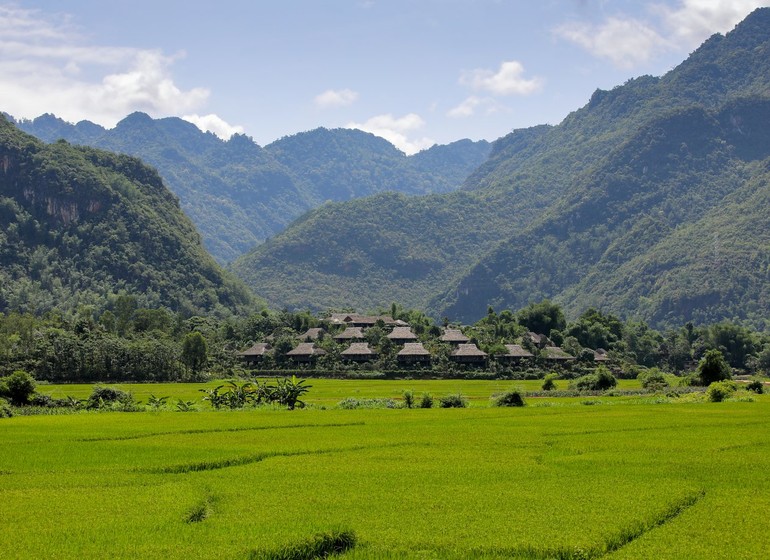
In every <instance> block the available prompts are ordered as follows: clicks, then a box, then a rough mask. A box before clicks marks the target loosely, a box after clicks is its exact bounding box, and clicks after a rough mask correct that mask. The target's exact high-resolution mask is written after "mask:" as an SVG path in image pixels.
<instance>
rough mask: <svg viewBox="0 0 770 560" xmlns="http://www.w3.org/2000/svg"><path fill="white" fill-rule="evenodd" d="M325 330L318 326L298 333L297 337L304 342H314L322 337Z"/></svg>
mask: <svg viewBox="0 0 770 560" xmlns="http://www.w3.org/2000/svg"><path fill="white" fill-rule="evenodd" d="M325 332H326V331H325V330H323V329H322V328H320V327H316V328H312V329H308V330H307V331H305V332H304V333H302V334H298V335H297V338H298V339H300V340H302V341H304V342H313V341H315V340H318V339H319V338H321V336H322V334H323V333H325Z"/></svg>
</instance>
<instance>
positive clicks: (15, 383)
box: [0, 370, 36, 406]
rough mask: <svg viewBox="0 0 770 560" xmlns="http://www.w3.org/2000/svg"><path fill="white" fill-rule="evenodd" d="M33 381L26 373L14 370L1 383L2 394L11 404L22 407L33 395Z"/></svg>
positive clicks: (34, 384)
mask: <svg viewBox="0 0 770 560" xmlns="http://www.w3.org/2000/svg"><path fill="white" fill-rule="evenodd" d="M35 386H36V383H35V379H34V378H33V377H32V376H31V375H30V374H28V373H27V372H26V371H22V370H16V371H14V372H13V373H12V374H11V375H9V376H8V377H6V378H5V379H4V380H3V383H2V392H3V393H4V395H0V396H7V397H8V398H9V399H10V400H11V404H13V405H16V406H23V405H25V404H27V403H28V402H29V399H30V397H31V396H32V395H33V394H35Z"/></svg>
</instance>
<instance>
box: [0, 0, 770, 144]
mask: <svg viewBox="0 0 770 560" xmlns="http://www.w3.org/2000/svg"><path fill="white" fill-rule="evenodd" d="M767 5H770V0H765V1H762V0H650V1H626V0H582V1H581V0H539V1H530V0H520V1H506V0H474V1H471V0H411V1H402V0H387V1H386V0H329V1H320V0H319V1H309V0H304V1H301V0H283V1H231V0H219V1H218V2H195V1H194V0H186V1H184V2H182V1H178V0H154V1H147V0H109V1H108V2H105V1H104V0H99V1H97V0H78V1H66V0H65V1H62V0H18V1H16V2H12V3H8V2H5V1H3V0H0V110H1V111H5V112H7V113H10V114H11V115H13V116H15V117H24V118H33V117H36V116H38V115H40V114H42V113H46V112H49V113H54V114H56V115H57V116H60V117H62V118H64V119H65V120H68V121H71V122H77V121H79V120H82V119H88V120H91V121H94V122H98V123H100V124H102V125H104V126H107V127H112V126H114V125H115V123H116V122H117V121H119V120H120V119H121V118H123V117H124V116H126V115H127V114H129V113H131V112H133V111H144V112H147V113H149V114H150V115H152V116H153V117H164V116H179V117H183V118H186V119H187V120H190V121H191V122H195V123H196V124H197V125H198V126H200V127H201V128H203V129H208V130H211V131H213V132H215V133H216V134H218V135H219V136H222V137H229V135H230V134H232V133H233V132H243V133H245V134H247V135H249V136H251V137H253V138H254V140H255V141H256V142H257V143H259V144H260V145H265V144H268V143H270V142H272V141H273V140H276V139H277V138H280V137H282V136H286V135H290V134H294V133H297V132H301V131H305V130H310V129H313V128H316V127H319V126H325V127H328V128H335V127H355V128H361V129H363V130H367V131H370V132H373V133H375V134H378V135H380V136H383V137H385V138H387V139H388V140H390V141H391V142H393V143H394V144H395V145H396V146H397V147H399V148H400V149H402V150H404V151H405V152H407V153H413V152H415V151H418V150H420V149H423V148H427V147H429V146H431V145H432V144H434V143H439V144H445V143H448V142H451V141H454V140H458V139H460V138H472V139H474V140H476V139H482V138H485V139H487V140H494V139H495V138H498V137H500V136H502V135H504V134H506V133H508V132H510V131H511V130H513V129H515V128H521V127H527V126H532V125H536V124H542V123H550V124H557V123H559V122H560V121H561V120H562V119H563V118H564V117H565V116H567V114H568V113H569V112H571V111H574V110H575V109H577V108H579V107H581V106H582V105H584V104H585V103H586V102H587V100H588V98H589V97H590V95H591V93H592V92H593V91H594V90H595V89H596V88H597V87H600V88H603V89H609V88H612V87H614V86H616V85H620V84H622V83H623V82H625V81H626V80H628V79H629V78H632V77H635V76H638V75H641V74H653V75H661V74H663V73H664V72H666V71H667V70H669V69H671V68H672V67H674V66H675V65H676V64H678V63H679V62H680V61H682V60H683V59H684V58H686V57H687V55H688V53H690V52H692V50H694V49H695V48H696V47H697V46H698V45H699V44H700V43H701V42H702V41H703V40H705V39H706V38H707V37H708V36H710V35H711V34H713V33H716V32H720V33H724V32H727V31H729V30H730V29H732V28H733V27H734V26H735V24H736V23H738V22H739V21H740V20H741V19H743V18H744V17H745V16H746V15H747V14H748V13H749V12H751V11H752V10H753V9H754V8H756V7H758V6H767Z"/></svg>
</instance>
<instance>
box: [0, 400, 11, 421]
mask: <svg viewBox="0 0 770 560" xmlns="http://www.w3.org/2000/svg"><path fill="white" fill-rule="evenodd" d="M11 416H13V410H11V407H10V406H8V401H6V400H5V399H0V418H10V417H11Z"/></svg>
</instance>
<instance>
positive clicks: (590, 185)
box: [234, 8, 770, 326]
mask: <svg viewBox="0 0 770 560" xmlns="http://www.w3.org/2000/svg"><path fill="white" fill-rule="evenodd" d="M769 54H770V9H766V8H762V9H758V10H756V11H755V12H753V13H752V14H750V15H749V17H747V18H746V20H744V21H743V22H742V23H740V24H739V25H738V26H736V28H735V29H734V30H733V31H732V32H730V33H728V34H726V35H724V36H722V35H714V36H713V37H711V38H710V39H709V40H707V41H706V42H705V43H704V44H703V45H702V46H701V47H700V48H698V49H697V50H696V51H695V52H694V53H692V55H691V56H690V57H689V58H688V59H687V60H685V61H684V62H683V63H682V64H680V65H679V66H678V67H676V68H675V69H673V70H672V71H670V72H668V73H667V74H666V75H664V76H662V77H652V76H642V77H639V78H636V79H632V80H629V81H628V82H627V83H625V84H623V85H622V86H618V87H616V88H614V89H613V90H611V91H602V90H597V91H596V92H595V93H594V94H593V95H592V97H591V99H590V100H589V101H588V103H587V104H586V105H585V106H584V107H582V108H581V109H579V110H577V111H575V112H573V113H571V114H570V115H568V116H567V117H566V118H565V119H564V121H563V122H561V123H560V124H559V125H557V126H538V127H533V128H530V129H526V130H517V131H514V132H513V133H511V134H509V135H507V136H506V137H503V138H501V139H499V140H498V141H496V142H495V143H494V144H493V147H492V152H491V153H490V156H489V158H488V159H487V161H486V162H485V163H483V164H482V165H481V166H479V167H478V168H477V169H476V171H474V172H473V173H472V174H471V175H470V176H469V177H468V179H467V180H466V181H465V183H464V185H463V188H462V190H461V191H460V192H456V193H452V194H449V195H438V196H432V197H424V198H417V199H412V200H409V201H408V203H407V205H404V204H403V203H402V202H401V201H395V202H394V201H388V200H384V199H379V200H374V199H373V200H372V201H371V202H369V201H367V200H363V201H357V203H356V204H355V205H351V204H340V205H337V206H332V207H329V208H326V209H324V210H323V212H322V213H314V214H311V215H310V216H309V217H308V218H307V219H305V220H303V221H300V222H298V223H296V224H294V225H292V227H290V228H289V229H288V230H287V231H286V232H284V233H283V234H281V235H279V236H276V237H275V238H274V239H272V240H271V242H270V243H269V244H266V245H264V246H261V247H258V248H257V249H256V250H255V251H253V252H251V253H250V254H248V255H246V256H245V257H243V258H242V259H240V260H239V261H238V262H236V263H235V265H234V270H235V271H236V272H237V273H238V274H239V275H240V276H242V277H243V278H244V279H246V280H247V282H252V283H253V282H254V281H255V279H259V281H260V282H261V281H263V280H264V279H267V278H270V279H272V280H271V283H272V285H271V286H269V287H268V289H267V291H266V297H267V298H268V299H269V301H270V302H271V303H273V304H275V305H293V304H295V303H298V302H301V304H302V305H304V306H309V307H314V308H323V307H325V306H327V305H329V304H330V303H332V302H333V304H334V305H338V302H339V300H341V299H343V298H345V297H347V298H348V301H349V302H350V304H351V305H355V306H357V307H363V308H371V307H377V306H386V305H388V304H389V303H390V301H392V300H394V299H395V300H397V301H398V300H399V298H403V299H401V300H400V301H404V302H406V303H410V304H413V305H418V306H420V307H423V308H426V309H428V310H429V311H430V312H431V313H432V314H433V315H434V316H436V317H442V316H448V317H450V318H453V319H460V320H464V321H469V322H470V321H473V320H475V319H477V318H479V317H480V316H482V315H483V314H484V313H485V312H486V310H487V306H488V305H493V306H494V307H496V308H503V307H505V308H511V309H518V308H520V307H523V306H525V305H526V304H527V303H529V302H532V301H539V300H540V299H542V298H544V297H548V298H551V299H554V300H556V301H557V302H559V303H561V304H562V305H564V306H565V308H566V309H567V311H568V312H569V313H570V314H571V316H573V317H575V316H576V315H577V314H578V313H579V312H580V311H582V310H584V309H585V308H587V307H589V306H595V307H598V308H600V309H602V310H606V311H611V312H613V313H616V314H618V315H621V316H623V317H628V318H639V319H644V320H647V321H650V322H651V323H653V324H654V325H656V326H665V325H673V324H681V323H683V322H685V321H688V320H695V321H706V320H708V321H713V320H719V319H735V320H743V321H750V322H753V323H756V324H759V323H760V322H761V321H762V319H761V317H760V316H761V310H762V309H763V305H764V304H765V303H766V301H767V295H766V293H765V292H766V288H765V285H766V282H767V279H766V278H765V276H764V275H765V274H766V267H765V266H764V264H763V263H765V258H766V251H767V245H766V242H765V237H766V236H767V231H768V230H767V228H766V227H764V228H763V226H764V224H765V223H766V221H765V219H764V218H763V217H761V216H758V215H756V214H757V213H758V212H759V210H758V209H757V208H754V207H751V202H749V201H754V202H756V203H758V202H759V201H762V200H764V196H765V188H766V179H767V176H766V169H767V157H768V147H769V146H770V143H768V141H767V140H768V136H767V132H766V130H767V124H768V122H769V120H768V117H769V116H770V113H768V99H770V56H768V55H769ZM458 197H466V198H464V199H462V200H463V202H461V203H458V200H460V198H458ZM369 206H371V208H369ZM415 208H420V209H421V211H422V212H423V214H424V215H430V216H442V217H443V221H442V223H443V224H445V227H444V228H443V229H442V230H441V231H433V230H431V238H432V241H431V244H430V246H429V247H427V248H426V252H425V253H424V254H423V261H422V269H423V270H425V268H426V267H427V272H425V273H424V274H423V277H422V280H421V281H419V282H416V281H414V280H413V279H412V278H410V277H409V276H408V272H405V271H401V270H398V269H396V268H393V267H391V268H388V263H393V262H399V255H400V254H401V253H403V252H404V249H403V247H402V246H399V245H393V244H390V243H389V240H393V239H399V240H402V242H403V241H404V240H407V239H415V238H417V237H418V236H419V235H420V231H421V229H424V228H421V227H420V225H419V224H416V223H414V221H413V220H412V215H413V214H412V213H413V211H414V210H413V209H415ZM760 208H761V207H760ZM749 209H750V210H752V212H750V213H748V214H747V211H748V210H749ZM477 210H478V211H477ZM394 212H396V213H401V216H402V217H401V219H400V220H395V219H393V220H387V221H386V222H384V223H381V222H380V221H379V220H378V216H380V215H383V216H389V215H391V214H393V213H394ZM747 216H752V218H753V220H754V222H753V223H755V226H752V225H751V224H750V223H749V221H748V220H747V219H746V218H747ZM329 224H344V230H343V227H342V226H338V227H336V228H329ZM319 225H325V226H326V228H325V229H323V228H318V227H317V226H319ZM314 228H315V229H314ZM364 229H365V230H366V232H367V234H366V235H363V234H358V235H352V236H351V235H349V234H347V232H357V231H362V230H364ZM346 234H347V235H346ZM310 236H313V240H312V243H311V244H309V245H304V246H303V245H297V240H298V239H301V238H303V237H304V238H309V237H310ZM704 240H708V241H704ZM728 240H729V243H730V244H729V245H728ZM458 248H461V249H462V251H463V252H460V253H458V251H457V249H458ZM733 248H734V249H735V250H731V249H733ZM427 255H430V257H431V259H427ZM714 255H716V256H714ZM685 257H686V258H685ZM350 259H354V260H355V261H356V262H360V263H364V266H362V267H360V269H359V270H360V273H356V274H351V272H350V269H349V268H344V267H342V266H336V268H335V265H334V264H332V265H331V266H328V265H327V268H324V267H323V266H322V264H321V263H326V262H331V263H337V264H338V265H339V264H341V263H345V262H347V261H348V260H350ZM447 263H449V264H447ZM709 263H710V264H709ZM715 263H721V264H719V266H716V265H715ZM727 263H729V265H728V264H727ZM302 279H308V281H307V282H303V281H302ZM367 279H369V280H367ZM320 281H323V282H324V285H325V286H326V287H321V286H319V285H318V283H319V282H320ZM334 286H343V287H344V291H340V293H339V294H338V296H337V297H336V298H332V297H330V294H329V292H330V291H331V290H333V289H334V288H333V287H334ZM431 293H432V295H429V294H431ZM388 294H393V296H392V297H391V298H388V297H387V296H388ZM361 302H365V303H364V304H362V303H361ZM764 309H766V306H765V307H764Z"/></svg>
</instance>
